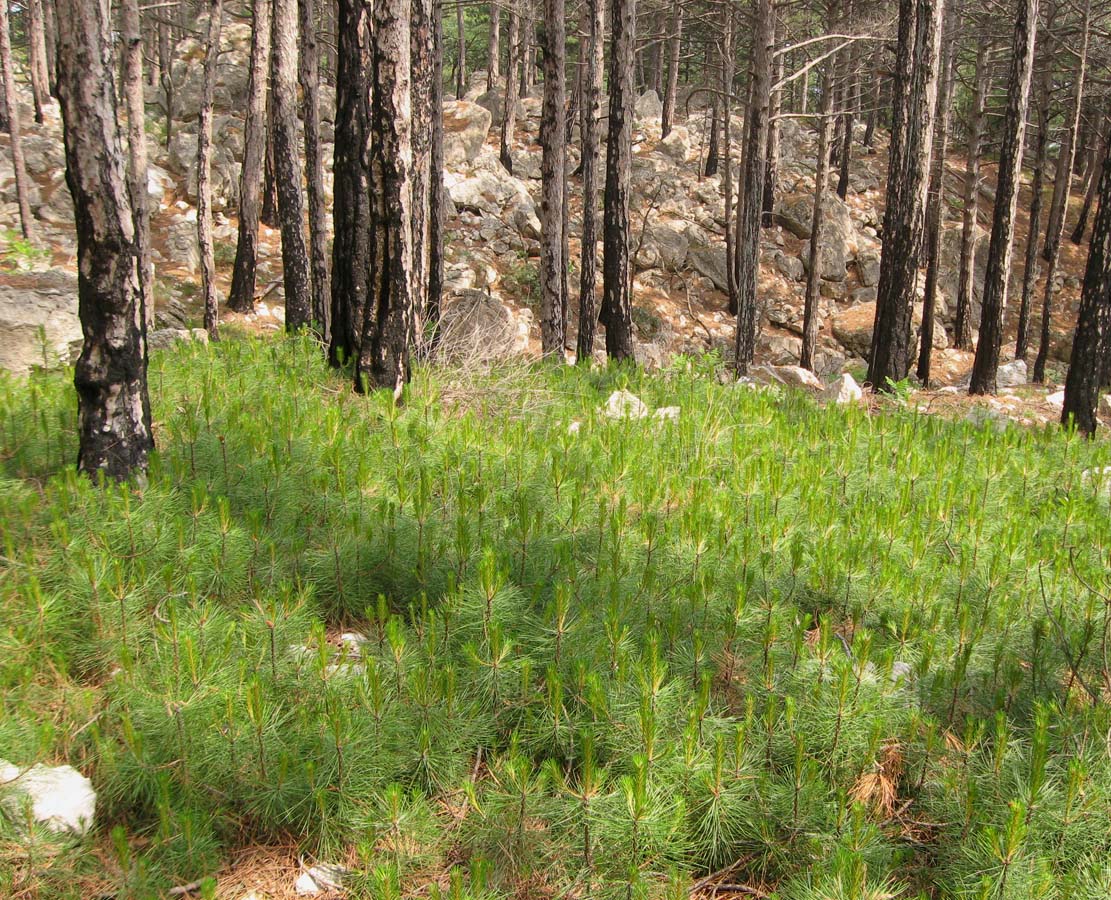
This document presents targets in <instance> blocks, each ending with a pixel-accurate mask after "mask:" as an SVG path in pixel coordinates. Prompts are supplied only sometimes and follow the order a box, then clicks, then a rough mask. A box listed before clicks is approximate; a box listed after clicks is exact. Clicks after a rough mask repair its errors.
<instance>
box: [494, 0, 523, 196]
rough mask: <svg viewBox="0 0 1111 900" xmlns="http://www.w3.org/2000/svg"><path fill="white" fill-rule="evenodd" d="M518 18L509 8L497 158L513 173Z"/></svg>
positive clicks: (519, 51)
mask: <svg viewBox="0 0 1111 900" xmlns="http://www.w3.org/2000/svg"><path fill="white" fill-rule="evenodd" d="M520 26H521V23H520V19H519V18H518V16H517V13H516V12H515V11H514V10H513V9H512V8H511V9H510V11H509V65H508V68H507V69H506V70H505V96H504V97H503V98H502V101H503V105H504V108H503V109H502V122H501V152H500V154H499V158H500V159H501V164H502V165H503V166H505V171H507V172H508V173H509V174H510V175H512V174H513V132H514V130H515V128H516V124H517V90H518V85H519V81H518V77H517V68H518V66H519V65H520V55H521V34H520Z"/></svg>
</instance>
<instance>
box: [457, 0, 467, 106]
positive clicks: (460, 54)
mask: <svg viewBox="0 0 1111 900" xmlns="http://www.w3.org/2000/svg"><path fill="white" fill-rule="evenodd" d="M455 28H456V30H457V31H458V32H459V43H458V45H457V49H456V51H455V99H456V100H462V99H463V95H464V94H465V93H466V92H467V23H466V21H465V20H464V18H463V0H455Z"/></svg>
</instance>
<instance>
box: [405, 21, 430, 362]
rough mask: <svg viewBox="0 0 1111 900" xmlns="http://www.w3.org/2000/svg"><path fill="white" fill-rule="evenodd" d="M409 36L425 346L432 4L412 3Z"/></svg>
mask: <svg viewBox="0 0 1111 900" xmlns="http://www.w3.org/2000/svg"><path fill="white" fill-rule="evenodd" d="M409 36H410V60H409V71H410V76H409V77H410V101H409V105H410V109H411V111H412V113H411V125H410V140H411V143H412V150H413V161H412V175H411V184H412V207H411V209H412V212H411V226H412V230H413V272H412V284H411V285H410V302H411V303H412V307H413V313H412V314H413V335H414V339H415V340H416V341H417V342H418V346H420V347H421V348H422V349H423V347H424V338H425V329H424V316H425V313H426V312H427V306H428V302H427V301H428V276H429V261H430V260H429V249H430V246H429V240H428V238H429V234H428V219H429V205H428V201H429V195H430V189H431V185H430V179H431V176H432V155H431V154H432V117H433V114H434V111H433V108H432V68H433V60H432V2H431V0H411V2H410V11H409Z"/></svg>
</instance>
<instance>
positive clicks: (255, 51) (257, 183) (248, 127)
mask: <svg viewBox="0 0 1111 900" xmlns="http://www.w3.org/2000/svg"><path fill="white" fill-rule="evenodd" d="M270 4H271V0H255V3H254V14H253V29H252V32H251V72H250V76H249V83H248V87H247V120H246V123H245V124H244V127H243V169H242V171H241V173H240V176H239V236H238V240H237V241H236V245H235V263H234V264H233V266H232V274H231V290H230V291H229V293H228V308H229V309H233V310H235V311H236V312H241V313H245V312H250V311H251V310H252V309H254V307H255V270H256V267H257V265H258V223H259V214H260V209H259V205H260V202H261V194H262V175H263V172H262V168H263V160H264V157H265V155H266V93H267V82H268V81H269V80H270V79H269V74H270ZM343 37H344V36H343V35H342V34H341V35H340V39H341V40H342V39H343ZM337 90H339V88H337Z"/></svg>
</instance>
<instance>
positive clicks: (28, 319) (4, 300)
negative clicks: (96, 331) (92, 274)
mask: <svg viewBox="0 0 1111 900" xmlns="http://www.w3.org/2000/svg"><path fill="white" fill-rule="evenodd" d="M82 340H83V337H82V333H81V322H80V320H79V319H78V318H77V277H76V276H74V275H71V274H70V273H69V272H66V271H65V270H63V269H49V270H47V271H46V272H41V273H35V274H30V273H29V274H25V275H20V276H19V277H18V285H16V284H0V368H4V369H7V370H8V371H9V372H14V373H16V374H24V373H26V372H29V371H30V370H31V369H32V368H34V367H36V366H46V367H52V366H57V365H67V364H69V363H71V362H73V360H75V359H76V358H77V355H78V354H79V353H80V352H81V343H82Z"/></svg>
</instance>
